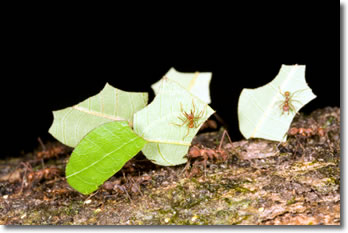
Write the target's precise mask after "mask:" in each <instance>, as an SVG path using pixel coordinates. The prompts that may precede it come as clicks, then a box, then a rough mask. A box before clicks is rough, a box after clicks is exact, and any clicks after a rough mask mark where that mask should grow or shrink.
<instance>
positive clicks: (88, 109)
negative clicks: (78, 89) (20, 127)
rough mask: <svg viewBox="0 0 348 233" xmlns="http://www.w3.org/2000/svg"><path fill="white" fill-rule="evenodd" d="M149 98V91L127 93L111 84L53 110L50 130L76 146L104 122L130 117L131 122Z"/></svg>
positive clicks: (62, 140)
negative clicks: (96, 92)
mask: <svg viewBox="0 0 348 233" xmlns="http://www.w3.org/2000/svg"><path fill="white" fill-rule="evenodd" d="M147 101H148V94H147V93H140V92H138V93H137V92H126V91H122V90H119V89H117V88H114V87H112V86H111V85H109V84H108V83H107V84H106V85H105V87H104V89H103V90H102V91H101V92H100V93H99V94H97V95H95V96H92V97H90V98H88V99H86V100H84V101H83V102H81V103H79V104H77V105H74V106H72V107H68V108H65V109H62V110H58V111H53V116H54V121H53V124H52V126H51V128H50V129H49V132H50V134H52V135H53V136H54V137H55V138H56V139H58V140H59V141H60V142H62V143H64V144H66V145H68V146H71V147H75V146H77V144H78V143H79V142H80V140H81V139H82V138H83V137H84V136H85V135H86V134H87V133H88V132H90V131H91V130H92V129H94V128H96V127H98V126H99V125H102V124H104V123H107V122H111V121H117V120H126V121H128V122H129V124H130V125H131V124H132V120H133V115H134V113H135V112H137V111H139V110H140V109H142V108H144V107H145V106H146V104H147Z"/></svg>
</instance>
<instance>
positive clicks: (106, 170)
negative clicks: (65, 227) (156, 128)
mask: <svg viewBox="0 0 348 233" xmlns="http://www.w3.org/2000/svg"><path fill="white" fill-rule="evenodd" d="M145 144H146V141H145V140H144V139H143V138H141V137H139V136H138V135H136V134H135V133H134V132H133V131H132V129H131V128H130V127H129V125H128V122H127V121H114V122H109V123H106V124H103V125H101V126H99V127H97V128H95V129H94V130H92V131H91V132H89V133H88V134H87V135H86V136H85V137H84V138H83V139H82V140H81V142H80V143H79V145H78V146H77V147H76V148H75V149H74V151H73V153H72V154H71V157H70V159H69V162H68V164H67V166H66V178H67V181H68V183H69V184H70V186H71V187H73V188H74V189H76V190H77V191H79V192H81V193H83V194H89V193H91V192H93V191H95V190H97V189H98V187H99V186H100V185H101V184H103V183H104V181H106V180H107V179H109V178H110V177H111V176H113V175H114V174H115V173H116V172H117V171H119V170H120V169H121V168H122V167H123V165H124V164H125V163H126V162H127V161H128V160H130V159H131V158H132V157H133V156H134V155H136V154H137V153H138V152H139V151H140V150H141V149H142V148H143V147H144V145H145Z"/></svg>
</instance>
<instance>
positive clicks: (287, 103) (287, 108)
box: [279, 88, 306, 115]
mask: <svg viewBox="0 0 348 233" xmlns="http://www.w3.org/2000/svg"><path fill="white" fill-rule="evenodd" d="M304 90H306V89H303V90H297V91H295V92H293V93H292V94H291V93H290V91H285V92H284V93H282V91H281V90H280V88H279V92H280V94H281V95H282V96H283V97H284V98H285V100H284V101H280V102H282V103H281V104H280V106H279V107H280V109H281V110H282V114H281V115H283V114H284V113H285V112H287V113H288V115H289V113H290V112H296V108H295V106H294V105H293V104H292V103H293V102H298V103H300V104H302V103H301V102H300V101H298V100H294V99H293V97H294V95H295V94H296V93H298V92H300V91H304Z"/></svg>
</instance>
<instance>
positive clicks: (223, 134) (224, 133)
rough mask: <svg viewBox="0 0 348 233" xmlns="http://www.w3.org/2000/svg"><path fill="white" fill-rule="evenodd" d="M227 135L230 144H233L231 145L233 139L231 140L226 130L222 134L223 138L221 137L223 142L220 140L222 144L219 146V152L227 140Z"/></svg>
mask: <svg viewBox="0 0 348 233" xmlns="http://www.w3.org/2000/svg"><path fill="white" fill-rule="evenodd" d="M225 135H227V137H228V140H229V141H230V143H231V145H232V140H231V138H230V135H228V132H227V130H224V132H223V133H222V137H221V140H220V144H219V147H218V150H221V146H222V142H223V141H224V139H225Z"/></svg>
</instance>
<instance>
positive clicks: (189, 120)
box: [172, 99, 206, 139]
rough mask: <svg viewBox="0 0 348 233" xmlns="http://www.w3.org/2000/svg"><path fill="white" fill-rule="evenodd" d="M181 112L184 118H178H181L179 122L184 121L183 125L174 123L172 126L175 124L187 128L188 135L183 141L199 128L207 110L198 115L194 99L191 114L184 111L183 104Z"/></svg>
mask: <svg viewBox="0 0 348 233" xmlns="http://www.w3.org/2000/svg"><path fill="white" fill-rule="evenodd" d="M180 111H181V114H182V115H183V116H178V118H179V120H181V121H182V123H181V124H175V123H172V124H174V125H176V126H180V127H181V126H184V125H186V126H187V133H186V134H185V136H184V137H183V139H185V138H186V137H187V135H188V134H189V131H190V129H192V128H197V127H198V126H199V124H198V121H199V119H201V118H202V116H203V115H204V114H205V111H206V108H205V109H204V110H201V111H200V112H198V113H196V106H195V103H194V102H193V99H192V109H191V111H190V113H187V112H185V111H184V110H183V107H182V103H180Z"/></svg>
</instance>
